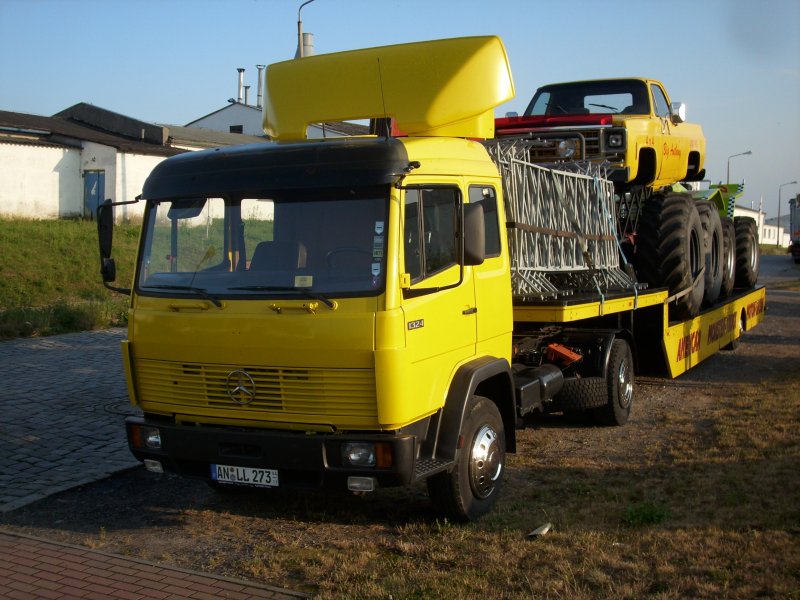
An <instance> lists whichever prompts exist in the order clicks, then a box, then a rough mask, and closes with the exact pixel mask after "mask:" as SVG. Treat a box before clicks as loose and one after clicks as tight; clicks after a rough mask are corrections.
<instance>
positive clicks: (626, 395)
mask: <svg viewBox="0 0 800 600" xmlns="http://www.w3.org/2000/svg"><path fill="white" fill-rule="evenodd" d="M617 381H618V383H619V405H620V406H621V407H622V408H628V407H629V406H630V405H631V402H632V401H633V379H632V378H631V369H630V366H629V365H628V361H627V360H623V361H622V364H620V366H619V372H618V373H617Z"/></svg>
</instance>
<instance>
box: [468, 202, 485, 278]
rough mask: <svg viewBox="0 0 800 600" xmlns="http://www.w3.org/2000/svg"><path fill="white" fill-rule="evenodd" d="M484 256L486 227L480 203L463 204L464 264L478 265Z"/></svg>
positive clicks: (481, 262)
mask: <svg viewBox="0 0 800 600" xmlns="http://www.w3.org/2000/svg"><path fill="white" fill-rule="evenodd" d="M485 258H486V228H485V225H484V219H483V206H482V205H481V204H465V205H464V264H465V265H480V264H483V260H484V259H485Z"/></svg>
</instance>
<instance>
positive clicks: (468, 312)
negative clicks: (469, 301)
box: [461, 306, 478, 315]
mask: <svg viewBox="0 0 800 600" xmlns="http://www.w3.org/2000/svg"><path fill="white" fill-rule="evenodd" d="M477 312H478V307H477V306H473V307H471V308H467V309H466V310H462V311H461V314H462V315H474V314H475V313H477Z"/></svg>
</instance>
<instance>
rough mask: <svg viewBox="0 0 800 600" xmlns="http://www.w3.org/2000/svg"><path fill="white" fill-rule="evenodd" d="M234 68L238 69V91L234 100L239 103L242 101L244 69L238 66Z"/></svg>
mask: <svg viewBox="0 0 800 600" xmlns="http://www.w3.org/2000/svg"><path fill="white" fill-rule="evenodd" d="M236 70H237V71H239V91H238V94H237V96H236V98H237V100H236V101H237V102H238V103H239V104H241V103H242V102H243V101H244V69H243V68H242V67H239V68H238V69H236Z"/></svg>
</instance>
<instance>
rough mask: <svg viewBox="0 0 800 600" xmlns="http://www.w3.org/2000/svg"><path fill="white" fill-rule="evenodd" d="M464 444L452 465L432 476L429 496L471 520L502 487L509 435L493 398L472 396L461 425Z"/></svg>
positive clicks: (453, 515) (454, 515) (442, 509)
mask: <svg viewBox="0 0 800 600" xmlns="http://www.w3.org/2000/svg"><path fill="white" fill-rule="evenodd" d="M461 435H462V436H463V439H464V445H463V447H462V448H461V449H460V450H458V457H457V459H456V464H455V466H454V467H453V469H452V470H451V471H449V472H442V473H437V474H436V475H433V476H432V477H429V478H428V480H427V484H428V496H429V497H430V499H431V503H432V504H433V506H434V508H435V509H436V511H437V512H438V513H439V514H440V515H441V516H443V517H447V518H449V519H451V520H453V521H461V522H465V521H472V520H474V519H477V518H478V517H481V516H483V515H485V514H486V513H488V512H489V511H490V510H491V509H492V507H493V506H494V504H495V502H497V497H498V496H499V495H500V490H501V489H502V487H503V471H504V470H505V462H506V439H505V430H504V428H503V419H502V418H501V416H500V411H499V410H498V409H497V406H496V405H495V403H494V402H492V401H491V400H489V399H488V398H483V397H482V396H473V397H472V398H471V399H470V401H469V406H467V413H466V418H465V420H464V424H463V425H462V429H461Z"/></svg>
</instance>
